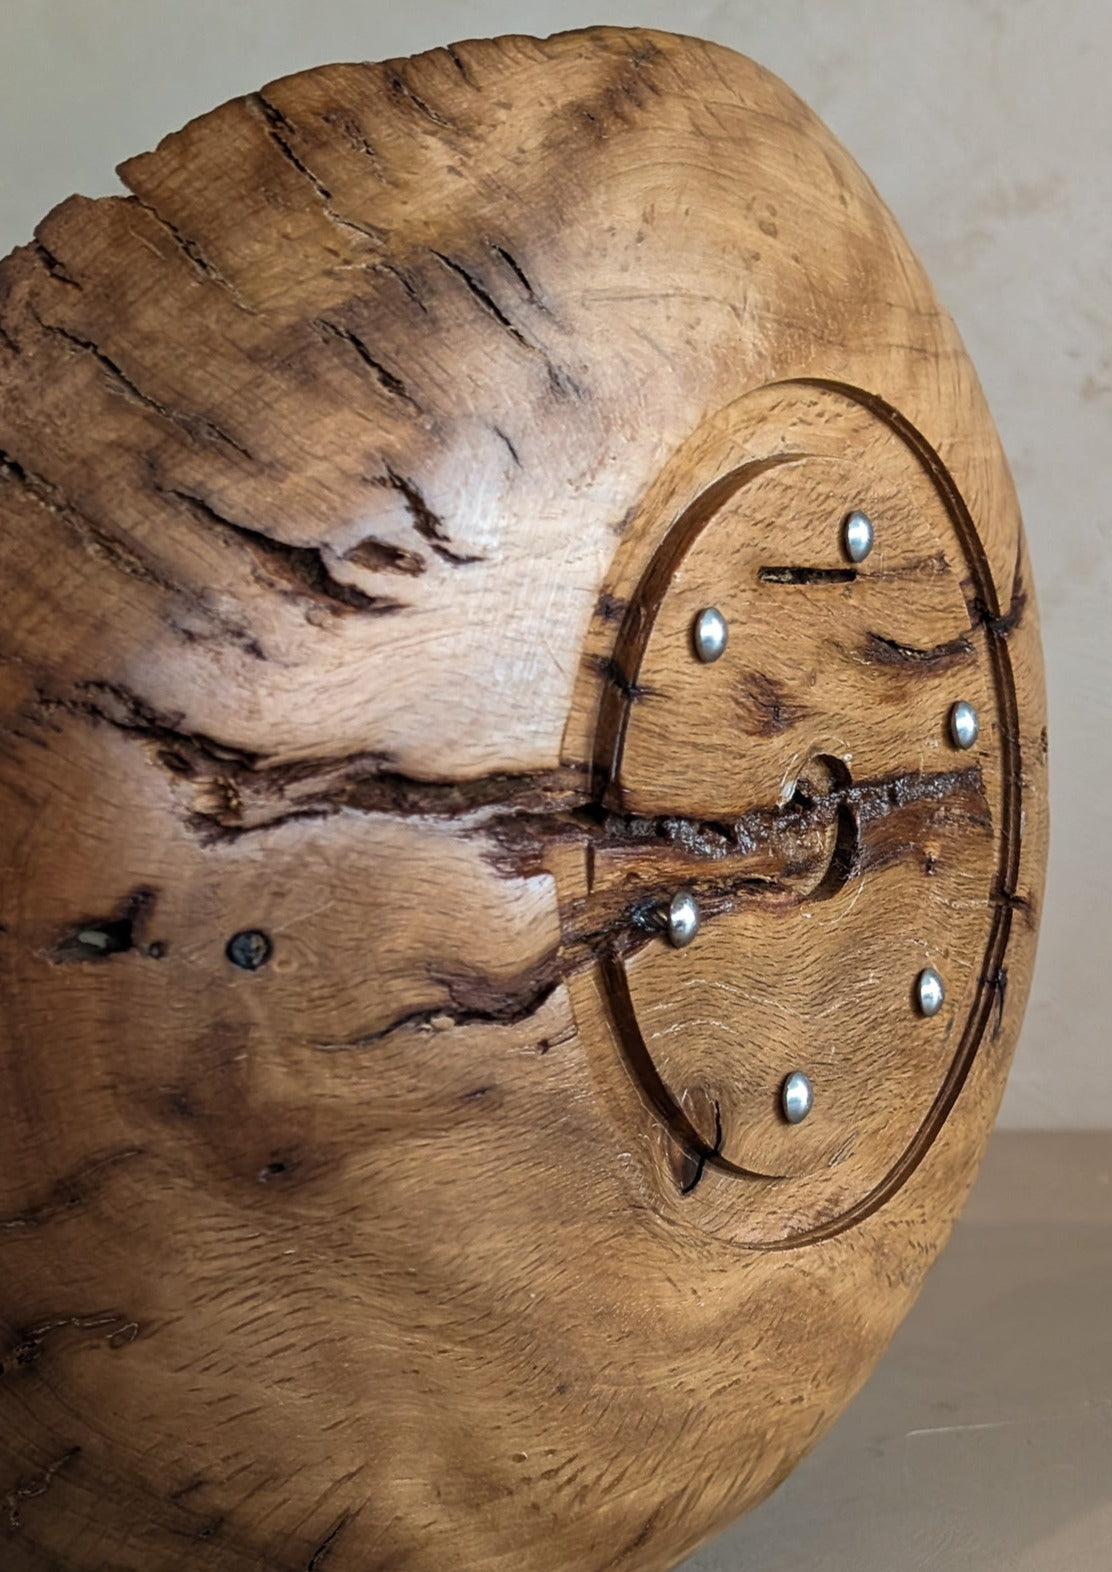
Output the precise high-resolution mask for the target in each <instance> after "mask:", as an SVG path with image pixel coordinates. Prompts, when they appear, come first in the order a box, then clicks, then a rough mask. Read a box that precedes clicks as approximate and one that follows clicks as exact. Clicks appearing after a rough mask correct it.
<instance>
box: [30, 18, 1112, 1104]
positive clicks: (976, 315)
mask: <svg viewBox="0 0 1112 1572" xmlns="http://www.w3.org/2000/svg"><path fill="white" fill-rule="evenodd" d="M592 22H610V23H626V24H642V25H647V26H654V27H661V28H669V29H672V30H673V31H682V32H689V33H697V34H701V35H702V36H704V37H707V38H713V39H715V40H717V41H718V42H720V43H723V44H727V45H729V46H731V47H732V48H734V49H739V50H741V51H743V52H744V53H746V54H750V55H752V56H754V57H755V58H756V59H757V60H760V61H761V62H762V64H764V65H766V66H768V67H770V68H771V69H772V70H774V71H776V72H777V73H778V74H779V75H780V76H782V77H783V78H784V79H785V80H786V81H787V82H789V83H790V84H791V86H792V87H793V88H795V90H796V91H797V92H798V93H800V94H801V95H802V96H803V97H804V98H805V99H807V100H808V102H809V103H810V104H811V105H812V106H813V107H814V108H815V109H816V110H817V111H818V113H819V114H820V115H821V116H822V117H823V118H824V119H825V120H826V121H827V123H828V124H829V125H830V126H831V128H832V129H833V130H834V132H835V133H836V134H837V135H838V136H839V137H840V138H841V139H842V141H843V142H844V143H845V144H846V145H847V147H848V148H849V149H850V151H851V152H852V153H853V154H854V155H855V157H856V158H857V159H858V161H859V162H860V163H861V164H862V165H863V167H864V168H865V169H866V171H867V172H868V173H869V174H870V176H871V177H872V179H873V180H874V182H875V183H876V185H877V186H878V187H879V189H880V192H881V194H882V195H883V196H884V197H885V199H886V200H887V202H888V203H889V205H890V206H891V207H892V208H893V210H894V211H895V213H896V216H897V218H898V219H899V220H900V222H901V223H902V225H903V227H904V229H905V230H906V232H907V234H908V236H909V237H910V239H911V242H912V244H913V245H914V246H915V247H916V249H917V250H918V252H919V253H920V255H921V256H922V258H923V260H924V262H925V264H926V266H927V269H928V271H929V272H930V274H931V275H932V277H933V279H934V282H935V285H936V287H937V288H938V291H939V293H940V294H941V296H942V298H943V300H944V301H945V302H946V303H947V304H948V306H949V308H950V310H951V311H952V312H953V314H954V315H955V317H956V318H957V321H958V324H959V326H960V328H961V331H962V333H963V334H964V336H965V339H966V342H967V344H968V346H969V348H970V351H971V353H972V355H973V358H974V360H975V361H976V363H977V365H978V368H979V370H980V373H981V377H982V380H983V382H984V384H985V388H986V391H987V394H988V397H989V401H990V403H991V405H992V408H993V410H994V412H995V415H996V419H997V422H998V424H999V426H1000V428H1001V431H1002V433H1003V437H1004V442H1005V445H1006V447H1007V449H1008V452H1009V454H1010V457H1011V461H1012V465H1013V468H1014V471H1015V476H1016V481H1017V483H1018V486H1019V490H1020V495H1021V498H1022V500H1023V505H1024V512H1025V516H1026V521H1027V529H1028V534H1029V536H1030V542H1031V550H1032V555H1033V558H1034V565H1035V571H1036V578H1037V583H1038V592H1039V599H1040V602H1041V610H1042V617H1043V633H1044V640H1045V645H1046V656H1047V668H1048V682H1049V690H1050V713H1051V731H1050V735H1051V790H1052V806H1053V814H1054V824H1053V837H1052V852H1051V868H1050V883H1049V888H1048V893H1047V901H1046V908H1045V913H1044V920H1043V928H1042V942H1041V951H1040V958H1039V964H1038V969H1037V972H1036V976H1035V985H1034V993H1033V996H1032V1001H1031V1006H1030V1010H1029V1014H1028V1018H1027V1025H1026V1028H1025V1031H1024V1035H1023V1038H1022V1040H1021V1044H1020V1048H1019V1053H1018V1057H1017V1060H1016V1066H1015V1070H1014V1072H1013V1076H1012V1081H1011V1084H1010V1087H1009V1091H1008V1094H1007V1098H1006V1101H1005V1105H1004V1113H1003V1120H1004V1122H1005V1123H1007V1124H1011V1125H1013V1126H1074V1125H1078V1126H1098V1125H1099V1126H1107V1125H1112V1052H1110V1051H1109V1042H1110V1030H1109V1023H1110V1021H1112V955H1110V952H1109V948H1108V947H1109V942H1110V935H1112V877H1110V874H1112V869H1110V858H1109V852H1110V848H1112V789H1110V787H1109V784H1108V783H1110V782H1112V726H1110V725H1109V721H1110V718H1112V476H1110V470H1112V85H1110V84H1112V5H1109V4H1108V3H1107V0H930V3H929V4H928V3H916V4H912V3H911V0H720V3H718V4H706V3H702V4H700V3H688V4H683V3H681V0H636V3H615V0H525V3H519V4H511V3H506V0H440V3H433V0H408V3H404V4H403V3H398V0H388V3H382V0H2V3H0V254H3V253H4V252H6V251H7V250H8V249H9V248H10V247H12V246H14V245H18V244H20V243H22V242H23V241H25V240H28V239H29V238H30V236H31V232H32V229H33V227H34V225H35V223H36V222H37V220H38V219H39V218H40V217H41V216H42V215H43V214H44V213H45V212H46V211H47V210H48V209H49V208H51V207H52V206H53V205H54V204H55V203H56V202H58V201H60V200H61V199H62V198H63V197H66V196H68V195H69V194H70V193H71V192H73V191H80V192H83V193H85V194H86V195H90V196H97V195H101V194H105V193H108V192H112V191H116V190H118V189H119V186H118V183H117V182H116V180H115V177H114V174H113V169H114V166H115V164H116V163H118V162H119V161H120V160H121V159H123V158H125V157H127V156H128V155H130V154H132V153H137V152H140V151H141V150H143V149H145V148H149V147H151V146H153V144H154V143H155V142H156V141H157V140H158V139H159V137H160V136H162V135H163V134H164V133H165V132H167V131H170V130H173V129H176V128H177V127H178V126H179V125H181V124H182V123H183V122H184V121H186V120H188V119H189V118H190V117H191V116H193V115H196V114H199V113H200V112H201V111H203V110H206V109H209V108H211V107H213V106H214V105H215V104H217V103H220V102H221V101H222V100H224V99H226V98H229V97H231V96H233V95H234V94H237V93H241V92H247V91H250V90H251V89H253V88H256V87H258V86H260V85H262V84H263V83H264V82H266V81H268V80H270V79H272V78H274V77H276V76H281V75H284V74H285V73H287V72H290V71H296V70H301V69H303V68H305V67H307V66H312V65H318V64H321V63H323V62H326V61H332V60H352V59H381V58H384V57H387V56H391V55H404V54H412V53H415V52H417V51H419V50H421V49H426V48H430V47H432V46H433V45H436V44H444V43H449V42H451V41H452V40H453V39H458V38H467V37H475V36H481V35H484V34H492V33H499V32H507V31H516V32H534V33H550V32H554V31H557V30H559V29H561V28H568V27H581V26H586V25H588V24H590V23H592Z"/></svg>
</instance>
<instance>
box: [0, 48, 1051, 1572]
mask: <svg viewBox="0 0 1112 1572" xmlns="http://www.w3.org/2000/svg"><path fill="white" fill-rule="evenodd" d="M121 173H122V175H123V178H124V180H125V182H126V184H127V186H128V188H129V189H130V192H131V194H130V195H128V196H122V197H112V198H102V199H100V200H97V201H88V200H85V199H83V198H79V197H74V198H71V199H70V200H69V201H68V202H65V203H63V204H62V206H61V207H59V208H57V209H56V210H55V211H54V212H53V213H52V214H51V215H50V216H49V217H48V218H46V219H45V220H44V221H43V223H42V224H41V225H40V227H39V229H38V232H37V237H36V239H35V241H34V242H33V243H32V244H31V245H29V246H26V247H24V248H23V249H21V250H19V251H17V252H15V253H14V254H13V255H12V256H11V257H10V258H9V259H8V260H7V261H6V262H5V263H4V264H3V267H2V271H0V301H2V306H0V450H2V456H0V515H2V530H0V573H2V578H3V596H4V609H5V615H4V621H3V630H2V632H0V680H2V685H3V686H2V714H0V790H2V797H3V806H2V825H3V829H2V836H3V858H2V879H0V961H2V968H3V972H2V979H3V980H2V994H0V997H2V1000H3V1036H2V1046H0V1107H2V1109H3V1121H4V1124H3V1129H4V1140H3V1143H2V1147H0V1251H2V1256H0V1267H2V1270H0V1322H2V1325H0V1334H2V1337H3V1342H4V1348H3V1352H2V1363H3V1375H2V1377H0V1495H2V1496H3V1501H4V1513H3V1518H2V1520H0V1545H2V1549H0V1561H2V1564H3V1567H4V1568H5V1572H23V1569H44V1572H45V1569H51V1572H57V1569H109V1568H110V1569H112V1572H122V1569H134V1572H160V1569H175V1568H189V1569H190V1572H223V1569H227V1572H241V1569H250V1568H259V1569H266V1572H285V1569H289V1572H294V1569H299V1572H306V1569H313V1572H316V1569H318V1568H323V1567H327V1572H345V1569H351V1572H372V1569H374V1572H388V1569H389V1572H403V1569H404V1572H443V1569H445V1568H449V1567H459V1568H466V1569H472V1568H473V1569H478V1572H510V1569H514V1572H517V1569H529V1572H602V1569H604V1568H613V1569H641V1572H649V1569H661V1568H666V1567H671V1566H673V1565H674V1564H675V1563H676V1561H677V1560H678V1559H679V1558H681V1557H682V1556H683V1555H685V1554H686V1553H687V1552H688V1551H689V1550H690V1549H691V1548H692V1547H693V1546H694V1545H695V1544H697V1543H698V1542H699V1541H700V1540H702V1539H703V1538H704V1537H705V1536H706V1535H708V1534H710V1533H712V1532H714V1531H715V1530H716V1529H718V1528H719V1527H720V1526H721V1525H723V1524H724V1523H726V1522H727V1521H728V1520H729V1519H730V1518H732V1517H733V1516H734V1515H735V1514H736V1513H738V1512H740V1511H742V1510H743V1509H744V1508H746V1507H748V1506H751V1505H752V1504H753V1503H754V1502H756V1501H758V1500H760V1498H761V1497H762V1496H764V1495H765V1494H766V1493H767V1492H768V1491H769V1490H771V1489H772V1488H773V1487H774V1486H775V1485H776V1483H777V1482H778V1481H779V1480H780V1479H782V1478H783V1476H784V1475H785V1474H786V1473H787V1471H788V1470H789V1469H790V1468H791V1467H792V1466H793V1465H794V1464H795V1463H796V1462H797V1461H798V1459H799V1458H800V1456H801V1455H802V1454H803V1453H804V1452H805V1451H806V1450H807V1449H808V1448H809V1447H810V1446H811V1445H812V1444H813V1443H814V1442H815V1440H816V1439H817V1438H818V1437H819V1436H820V1435H821V1434H822V1433H823V1431H824V1430H825V1429H826V1427H827V1426H828V1425H829V1424H830V1423H831V1421H832V1420H833V1419H834V1417H835V1416H836V1415H837V1414H838V1413H839V1411H840V1410H841V1409H842V1408H843V1406H844V1405H845V1404H846V1402H847V1401H848V1400H849V1399H850V1397H851V1396H852V1395H853V1393H854V1392H855V1390H856V1389H857V1388H858V1387H859V1386H860V1384H861V1382H862V1381H863V1380H864V1379H865V1377H866V1375H867V1374H868V1372H869V1370H870V1369H871V1367H872V1365H873V1364H874V1362H875V1360H876V1359H877V1357H878V1356H879V1354H880V1353H881V1351H882V1350H883V1348H884V1346H885V1344H886V1343H887V1341H888V1339H889V1337H890V1336H891V1334H892V1332H893V1330H894V1328H895V1327H896V1325H897V1324H898V1323H899V1321H900V1319H901V1317H902V1316H903V1315H904V1314H905V1313H906V1311H907V1309H908V1307H909V1305H910V1304H911V1302H912V1300H913V1299H914V1297H915V1295H916V1293H917V1292H918V1289H919V1287H920V1284H921V1283H922V1280H923V1276H924V1273H925V1272H926V1270H927V1268H928V1267H929V1266H930V1264H931V1262H932V1260H933V1259H934V1257H935V1255H936V1253H937V1251H938V1250H939V1248H940V1247H941V1245H942V1243H943V1242H944V1240H945V1238H946V1235H947V1233H948V1231H949V1229H950V1226H951V1223H952V1222H953V1219H954V1216H955V1214H956V1212H957V1210H958V1208H959V1206H960V1204H961V1202H962V1199H963V1197H964V1195H965V1193H966V1191H967V1189H968V1186H969V1184H970V1182H971V1180H972V1178H973V1175H974V1172H975V1170H976V1167H977V1164H978V1161H979V1158H980V1155H981V1151H982V1148H983V1145H984V1142H985V1138H986V1135H987V1132H988V1130H989V1127H990V1125H991V1122H992V1119H993V1115H994V1113H995V1110H996V1107H997V1104H998V1102H999V1098H1000V1095H1001V1091H1002V1088H1003V1084H1004V1077H1005V1074H1006V1070H1007V1066H1008V1062H1009V1059H1010V1057H1011V1053H1012V1048H1013V1045H1014V1042H1015V1037H1016V1033H1017V1030H1018V1027H1019V1022H1020V1017H1021V1015H1022V1012H1023V1007H1024V1001H1025V997H1026V993H1027V986H1028V980H1029V977H1030V972H1031V963H1032V956H1033V951H1034V945H1035V934H1036V927H1037V921H1038V913H1039V902H1040V894H1041V883H1042V875H1043V862H1044V853H1045V845H1046V788H1045V753H1046V733H1045V729H1044V704H1043V692H1042V675H1041V665H1040V654H1039V643H1038V633H1037V626H1036V617H1035V608H1034V602H1033V600H1032V596H1031V584H1030V575H1029V570H1028V562H1027V556H1026V552H1025V548H1024V542H1023V534H1022V529H1021V525H1020V519H1019V513H1018V509H1017V505H1016V498H1015V493H1014V490H1013V487H1012V482H1011V480H1010V478H1009V475H1008V470H1007V466H1006V464H1005V460H1004V457H1003V454H1002V452H1001V449H1000V445H999V442H998V440H997V437H996V434H995V432H994V430H993V427H992V423H991V421H990V418H989V415H988V413H987V410H986V408H985V404H984V401H983V398H982V395H981V392H980V389H979V387H978V384H977V380H976V377H975V375H974V373H973V370H972V368H971V366H970V364H969V361H968V359H967V357H966V355H965V352H964V350H963V348H962V345H961V342H960V340H959V338H958V335H957V333H956V331H955V328H954V326H953V323H952V322H951V321H950V319H949V317H948V316H947V315H946V314H945V312H944V311H943V310H942V308H941V307H940V306H939V303H938V301H937V300H936V298H935V296H934V294H933V293H932V291H931V288H930V285H929V284H928V282H927V280H926V278H925V277H924V275H923V273H922V270H921V269H920V267H919V265H918V263H917V262H916V260H915V258H914V257H913V255H912V254H911V252H910V251H909V249H908V246H907V244H906V242H905V240H904V239H903V238H902V236H901V235H900V233H899V231H898V229H897V228H896V226H895V224H894V222H893V220H892V218H891V216H890V215H889V213H888V212H887V210H886V209H885V207H884V206H883V204H882V203H881V202H880V200H879V199H878V197H877V195H876V193H875V191H874V190H873V188H872V187H871V186H870V184H869V182H868V181H867V180H866V178H865V177H864V176H863V175H862V174H861V172H860V171H859V170H858V169H857V168H856V166H855V165H854V163H853V162H852V160H851V159H850V158H849V157H848V156H847V155H846V153H845V152H844V151H843V150H842V148H840V147H839V146H838V144H837V143H836V142H835V141H834V140H833V138H832V137H831V136H830V134H829V133H828V132H827V131H826V130H825V129H824V128H823V126H822V125H821V124H820V123H819V122H818V121H817V120H816V119H815V117H814V116H813V115H812V114H811V113H810V112H809V111H808V110H807V109H806V108H805V107H804V106H803V105H802V104H801V103H800V102H799V101H798V99H796V98H795V97H794V96H793V95H792V94H791V93H790V92H789V91H788V90H787V88H785V87H784V86H783V85H782V84H781V83H780V82H778V81H777V80H776V79H775V78H774V77H772V76H770V75H769V74H768V73H767V72H765V71H762V70H761V69H760V68H759V67H758V66H756V65H754V64H753V63H752V62H750V61H748V60H745V59H742V58H740V57H739V56H737V55H734V54H731V53H729V52H728V51H726V50H723V49H720V48H717V47H715V46H712V45H709V44H704V43H700V42H698V41H695V40H692V39H681V38H674V37H671V36H668V35H664V34H659V33H649V32H625V31H620V30H614V29H595V30H592V31H588V32H583V33H575V34H565V35H561V36H557V37H555V38H551V39H548V40H546V41H539V40H536V39H531V38H502V39H498V40H495V41H493V42H480V43H468V44H463V45H459V46H457V47H455V48H452V49H439V50H434V51H433V52H431V53H429V54H425V55H421V56H419V57H418V58H416V59H413V60H408V61H392V62H388V63H386V64H384V65H341V66H332V67H327V68H323V69H320V70H315V71H309V72H306V73H305V74H303V75H299V76H293V77H289V78H286V79H285V80H283V81H280V82H277V83H274V84H272V85H271V86H270V87H269V88H267V89H266V90H265V91H264V92H262V93H257V94H252V95H251V96H249V97H247V98H243V99H237V100H235V101H234V102H232V103H229V104H226V105H224V107H223V108H221V109H218V110H216V111H214V112H213V113H212V114H210V115H206V116H204V117H202V118H201V119H199V120H196V121H194V122H193V123H192V124H190V125H188V126H187V127H186V128H185V129H184V130H183V131H180V132H178V133H177V134H175V135H173V136H171V137H168V138H167V139H166V140H165V141H164V142H162V143H161V144H160V146H159V147H158V149H157V150H156V151H155V152H153V153H150V154H146V155H144V156H142V157H139V158H136V159H133V160H131V161H130V162H129V163H127V164H125V165H124V166H123V168H122V171H121ZM861 516H863V517H864V519H865V520H866V521H867V524H866V523H863V522H862V517H861ZM870 547H871V549H867V548H870ZM704 614H705V615H704ZM961 705H964V706H967V707H968V708H967V709H955V706H961ZM696 918H697V919H698V931H697V932H694V934H693V938H692V933H693V930H694V929H695V926H696ZM689 938H691V939H692V942H690V943H683V942H680V941H684V940H686V939H689ZM672 941H677V942H672ZM935 1005H938V1006H939V1007H938V1009H937V1010H936V1011H935ZM932 1012H934V1013H932ZM789 1115H790V1116H791V1117H790V1118H789ZM800 1115H806V1116H805V1117H798V1116H800ZM793 1121H794V1122H793Z"/></svg>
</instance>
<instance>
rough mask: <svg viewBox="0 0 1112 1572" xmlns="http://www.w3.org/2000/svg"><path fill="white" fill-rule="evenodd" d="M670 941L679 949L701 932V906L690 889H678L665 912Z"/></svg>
mask: <svg viewBox="0 0 1112 1572" xmlns="http://www.w3.org/2000/svg"><path fill="white" fill-rule="evenodd" d="M664 920H665V928H666V930H667V933H668V941H669V943H670V944H673V945H674V946H675V947H676V949H677V950H682V949H683V948H684V947H685V946H686V945H688V944H690V943H691V941H692V939H693V938H694V937H695V935H696V934H697V933H698V932H699V908H698V906H697V905H696V904H695V897H694V896H693V895H692V894H691V892H690V890H677V891H676V893H675V895H673V896H672V899H671V900H670V901H669V903H668V907H667V910H666V912H665V913H664Z"/></svg>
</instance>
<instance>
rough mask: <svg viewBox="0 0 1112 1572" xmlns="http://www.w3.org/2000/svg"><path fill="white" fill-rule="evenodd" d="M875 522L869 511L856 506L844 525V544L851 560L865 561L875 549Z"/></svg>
mask: <svg viewBox="0 0 1112 1572" xmlns="http://www.w3.org/2000/svg"><path fill="white" fill-rule="evenodd" d="M873 538H874V537H873V522H872V519H870V518H869V516H868V514H867V513H862V512H861V511H860V510H859V509H858V508H854V510H853V512H852V513H850V514H849V515H848V516H847V518H846V521H845V523H844V524H843V525H842V545H843V546H844V547H845V550H846V556H847V557H848V558H849V560H850V561H851V562H864V560H865V558H866V557H867V556H868V555H869V552H870V551H872V549H873Z"/></svg>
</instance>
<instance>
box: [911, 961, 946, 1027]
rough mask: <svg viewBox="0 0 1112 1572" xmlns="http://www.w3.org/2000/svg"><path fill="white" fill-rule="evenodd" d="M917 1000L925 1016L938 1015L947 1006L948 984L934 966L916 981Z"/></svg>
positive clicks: (923, 972)
mask: <svg viewBox="0 0 1112 1572" xmlns="http://www.w3.org/2000/svg"><path fill="white" fill-rule="evenodd" d="M915 999H916V1003H917V1004H918V1006H919V1009H920V1010H921V1011H922V1013H923V1014H924V1015H937V1014H938V1012H939V1010H941V1008H942V1006H943V1005H944V1004H945V1002H946V984H945V983H944V982H943V981H942V978H941V977H940V976H939V975H938V973H937V972H936V971H935V969H934V967H933V966H928V967H927V968H926V970H925V971H921V972H920V973H919V975H918V977H917V978H916V979H915Z"/></svg>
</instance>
